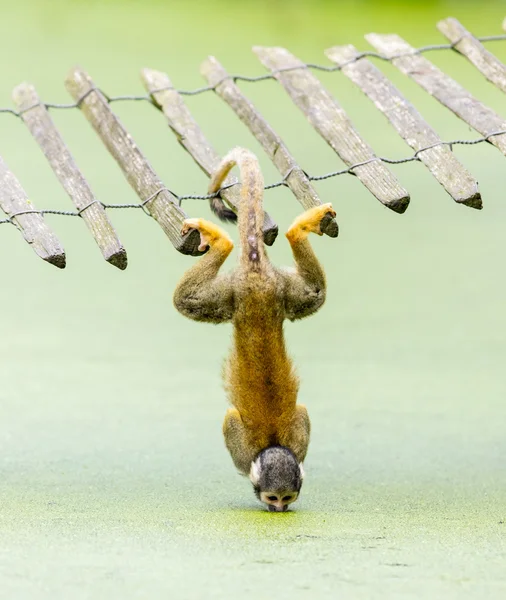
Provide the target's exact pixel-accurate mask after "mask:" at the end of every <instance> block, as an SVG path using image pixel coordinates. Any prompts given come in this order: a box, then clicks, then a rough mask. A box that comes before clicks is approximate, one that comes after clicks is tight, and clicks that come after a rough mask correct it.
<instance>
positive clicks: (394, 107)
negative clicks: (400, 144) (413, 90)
mask: <svg viewBox="0 0 506 600" xmlns="http://www.w3.org/2000/svg"><path fill="white" fill-rule="evenodd" d="M325 54H326V55H327V56H328V57H329V58H330V60H331V61H333V62H334V63H336V64H337V65H339V66H341V67H342V72H343V73H344V74H345V75H346V76H347V77H349V78H350V79H351V80H352V81H353V82H354V83H355V84H356V85H357V86H358V87H359V88H360V89H361V90H362V91H363V92H364V93H365V94H366V95H367V96H368V97H369V98H370V99H371V100H372V101H373V102H374V104H375V106H376V107H377V108H378V109H379V110H380V111H381V112H382V113H383V114H384V115H385V116H386V117H387V118H388V120H389V121H390V123H391V124H392V125H393V127H394V128H395V129H396V130H397V133H398V134H399V135H400V136H401V137H402V138H403V139H404V140H405V141H406V142H407V143H408V144H409V145H410V146H411V148H413V149H414V150H416V151H417V152H418V151H420V150H422V149H423V148H427V147H428V146H433V147H432V148H430V149H428V150H424V151H423V152H420V153H419V154H418V157H419V158H420V160H421V161H422V162H423V163H424V164H425V165H426V167H427V168H428V169H429V171H430V172H431V173H432V174H433V175H434V177H435V178H436V179H437V180H438V181H439V183H440V184H441V185H442V186H443V187H444V189H445V190H446V191H447V192H448V193H449V194H450V196H451V197H452V198H453V199H454V200H455V201H456V202H459V203H462V204H466V205H467V206H471V207H473V208H482V202H481V195H480V192H479V191H478V183H477V182H476V180H475V179H474V178H473V176H472V175H471V174H470V173H469V171H468V170H467V169H466V168H465V167H464V166H463V165H462V163H461V162H460V161H458V160H457V158H456V157H455V155H454V154H453V152H452V151H451V150H450V148H449V147H448V146H444V145H441V146H438V145H437V144H441V138H440V137H439V136H438V134H437V133H436V132H435V131H434V129H432V127H431V126H430V125H429V124H428V123H427V122H426V121H425V119H424V118H423V117H422V116H421V114H420V113H419V112H418V111H417V110H416V108H415V107H414V106H413V105H412V104H411V103H410V102H409V101H408V100H407V99H406V98H405V97H404V96H403V95H402V94H401V92H400V91H399V90H398V89H397V88H396V87H395V86H394V85H393V84H392V83H390V81H389V80H388V79H387V78H386V77H385V75H383V73H382V72H381V71H380V70H379V69H377V68H376V67H375V66H374V65H373V64H372V63H371V62H370V61H368V60H366V59H365V58H361V59H360V60H356V61H355V62H352V61H353V60H354V59H357V57H358V56H360V53H359V51H358V50H357V49H356V48H355V47H354V46H352V45H348V46H336V47H334V48H330V49H329V50H326V52H325Z"/></svg>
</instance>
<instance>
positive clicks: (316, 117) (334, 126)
mask: <svg viewBox="0 0 506 600" xmlns="http://www.w3.org/2000/svg"><path fill="white" fill-rule="evenodd" d="M253 50H254V52H255V53H256V55H257V56H258V57H259V59H260V60H261V62H262V63H263V64H264V66H266V67H267V68H268V69H270V70H271V71H272V73H273V74H274V76H275V77H276V79H277V80H278V81H279V82H280V83H281V84H282V85H283V87H284V88H285V90H286V91H287V92H288V94H289V95H290V97H291V98H292V100H293V101H294V103H295V104H296V105H297V106H298V107H299V108H300V110H301V111H302V112H303V113H304V114H305V115H306V117H307V118H308V119H309V122H310V123H311V125H312V126H313V127H314V128H315V129H316V131H318V133H319V134H320V135H321V136H322V137H323V138H324V139H325V140H326V141H327V142H328V143H329V144H330V146H331V147H332V148H333V149H334V150H335V152H336V153H337V154H338V155H339V156H340V157H341V159H342V160H343V161H344V162H345V163H346V164H347V165H348V166H352V165H354V164H358V163H361V162H365V161H370V160H372V162H369V163H368V164H365V165H362V166H359V167H356V168H355V169H354V173H355V175H356V176H357V177H358V178H359V179H360V181H361V182H362V183H363V184H364V185H365V186H366V187H367V189H368V190H369V191H370V192H371V193H372V194H373V195H374V196H375V197H376V198H377V199H378V200H379V201H380V202H382V203H383V204H384V205H385V206H388V208H391V209H392V210H395V211H396V212H399V213H402V212H404V211H405V210H406V208H407V207H408V204H409V194H408V192H407V191H406V190H405V189H404V188H403V187H402V186H401V185H400V184H399V182H398V181H397V179H396V178H395V176H394V175H393V174H392V173H391V172H390V171H389V169H387V167H386V166H385V165H384V164H383V163H382V162H381V161H380V160H375V159H377V157H376V156H375V154H374V152H373V151H372V149H371V147H370V146H369V145H368V144H367V143H366V142H365V141H364V140H363V139H362V138H361V137H360V135H359V134H358V133H357V132H356V131H355V129H354V127H353V125H352V123H351V121H350V119H349V118H348V116H347V115H346V113H345V111H344V110H343V109H342V108H341V106H340V105H339V104H338V103H337V101H336V100H335V99H334V98H333V97H332V95H331V94H330V93H329V92H328V91H327V90H326V89H325V88H324V87H323V85H322V84H321V83H320V81H319V80H318V79H317V78H316V77H315V76H314V75H313V74H312V73H311V72H310V71H309V69H307V68H305V66H304V63H303V62H302V61H300V60H299V59H298V58H296V57H295V56H294V55H293V54H291V53H290V52H288V50H286V49H285V48H263V47H256V48H254V49H253Z"/></svg>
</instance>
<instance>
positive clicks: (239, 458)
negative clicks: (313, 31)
mask: <svg viewBox="0 0 506 600" xmlns="http://www.w3.org/2000/svg"><path fill="white" fill-rule="evenodd" d="M234 165H238V166H239V168H240V171H241V180H242V187H241V203H240V206H239V218H238V226H239V232H240V239H241V257H240V262H239V266H238V267H237V268H236V269H235V270H234V271H233V272H232V273H227V274H219V270H220V267H221V266H222V264H223V263H224V262H225V260H226V258H227V256H228V255H229V254H230V252H231V251H232V248H233V243H232V240H231V239H230V237H229V236H228V234H227V233H226V232H225V231H223V230H222V229H221V228H219V227H217V226H216V225H214V224H213V223H210V222H209V221H205V220H204V219H187V220H186V221H185V222H184V226H183V234H184V233H186V232H188V231H189V230H191V229H196V230H197V231H198V232H199V233H200V242H201V243H200V246H199V250H205V249H206V247H209V251H208V252H207V254H205V255H204V256H203V257H202V258H200V259H199V261H198V262H197V264H195V265H194V266H193V267H191V269H189V270H188V271H187V272H186V273H185V275H184V276H183V278H182V280H181V281H180V282H179V284H178V286H177V288H176V291H175V293H174V304H175V306H176V308H177V310H178V311H179V312H181V313H182V314H183V315H185V316H186V317H188V318H190V319H194V320H195V321H205V322H209V323H225V322H229V321H231V322H232V323H233V326H234V343H233V348H232V351H231V354H230V356H229V358H228V360H227V362H226V364H225V367H224V373H223V376H224V380H225V387H226V391H227V394H228V397H229V400H230V403H231V404H232V407H233V408H229V409H228V411H227V414H226V416H225V421H224V423H223V435H224V436H225V444H226V446H227V448H228V450H229V452H230V454H231V456H232V460H233V461H234V464H235V466H236V467H237V469H238V470H239V471H240V472H241V473H242V474H244V475H249V478H250V480H251V482H252V483H253V487H254V491H255V494H256V495H257V497H258V498H259V499H260V500H261V501H262V502H265V503H266V504H267V506H268V508H269V510H270V511H277V512H281V511H285V510H286V509H287V508H288V505H289V504H291V503H292V502H294V501H295V500H297V497H298V495H299V493H300V489H301V486H302V480H303V478H304V470H303V467H302V463H303V461H304V458H305V456H306V452H307V447H308V444H309V433H310V422H309V416H308V414H307V410H306V407H305V406H303V405H302V404H297V392H298V389H299V380H298V378H297V375H296V374H295V372H294V367H293V364H292V361H291V360H290V358H289V356H288V355H287V352H286V348H285V341H284V337H283V321H284V320H285V319H290V320H291V321H294V320H296V319H302V318H303V317H307V316H308V315H310V314H312V313H314V312H316V311H317V310H318V309H319V308H320V307H321V306H322V304H323V302H324V301H325V289H326V284H325V274H324V272H323V269H322V267H321V266H320V263H319V262H318V260H317V258H316V256H315V254H314V252H313V250H312V248H311V245H310V244H309V241H308V239H307V238H308V235H309V234H310V233H316V234H318V235H322V233H321V230H320V223H321V221H322V219H323V218H324V217H325V218H329V216H330V217H334V216H335V212H334V211H333V209H332V205H331V204H323V205H322V206H317V207H315V208H311V209H310V210H308V211H306V212H305V213H303V214H302V215H301V216H300V217H298V218H297V219H296V220H295V222H294V223H293V225H292V226H291V227H290V229H289V230H288V232H287V233H286V237H287V238H288V241H289V242H290V245H291V247H292V252H293V256H294V259H295V263H296V268H295V269H278V268H276V267H274V266H273V265H272V264H271V263H270V261H269V259H268V258H267V255H266V252H265V248H264V243H263V239H262V223H263V209H262V196H263V191H264V182H263V177H262V173H261V172H260V168H259V165H258V161H257V159H256V157H255V156H254V155H253V154H252V153H251V152H249V151H248V150H244V149H242V148H235V149H233V150H232V151H231V152H230V153H229V154H228V155H227V156H226V157H225V158H224V159H223V161H222V162H221V164H220V166H219V167H218V169H217V171H216V173H215V174H214V176H213V178H212V180H211V183H210V187H209V190H210V193H213V192H215V191H217V190H219V189H220V187H221V185H222V183H223V181H224V179H225V178H226V176H227V175H228V173H229V171H230V170H231V169H232V168H233V167H234Z"/></svg>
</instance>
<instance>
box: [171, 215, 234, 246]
mask: <svg viewBox="0 0 506 600" xmlns="http://www.w3.org/2000/svg"><path fill="white" fill-rule="evenodd" d="M191 229H196V230H197V231H198V232H199V233H200V245H199V250H200V252H203V251H204V250H205V249H206V248H207V247H208V246H214V245H215V244H216V243H217V242H220V241H221V242H225V245H227V246H230V249H232V247H233V245H234V244H233V242H232V240H231V239H230V237H229V235H228V233H227V232H226V231H223V229H222V228H221V227H218V225H215V224H214V223H211V222H210V221H206V220H205V219H185V221H184V222H183V228H182V229H181V235H185V234H187V233H188V232H189V231H190V230H191Z"/></svg>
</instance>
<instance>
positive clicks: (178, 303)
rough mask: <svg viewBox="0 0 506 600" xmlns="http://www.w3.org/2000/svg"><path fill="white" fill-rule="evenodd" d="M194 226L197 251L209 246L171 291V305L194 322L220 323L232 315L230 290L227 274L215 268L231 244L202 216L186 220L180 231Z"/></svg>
mask: <svg viewBox="0 0 506 600" xmlns="http://www.w3.org/2000/svg"><path fill="white" fill-rule="evenodd" d="M190 229H196V230H197V231H199V233H200V242H201V243H200V246H199V250H204V249H205V247H206V246H209V250H208V252H207V254H205V255H204V256H203V257H202V258H201V259H200V260H199V261H198V262H197V264H195V265H193V267H191V268H190V269H188V271H186V273H185V274H184V275H183V277H182V279H181V281H180V282H179V283H178V285H177V287H176V290H175V291H174V306H175V307H176V308H177V310H178V311H179V312H180V313H181V314H183V315H185V316H186V317H188V318H189V319H193V320H195V321H206V322H208V323H223V322H226V321H230V319H231V318H232V316H233V314H234V293H233V286H232V281H231V276H230V275H229V274H227V275H219V274H218V271H219V270H220V267H221V266H222V264H223V263H224V262H225V260H226V258H227V257H228V255H229V254H230V252H231V251H232V248H233V247H234V244H233V243H232V240H231V239H230V238H229V236H228V235H227V233H226V232H224V231H223V230H222V229H221V228H220V227H218V226H216V225H214V224H213V223H210V222H209V221H205V220H204V219H187V220H186V221H185V222H184V226H183V231H182V233H183V234H185V233H187V232H188V231H189V230H190Z"/></svg>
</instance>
